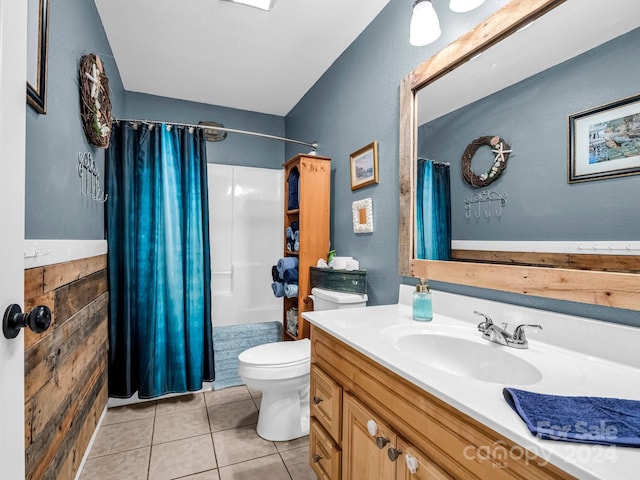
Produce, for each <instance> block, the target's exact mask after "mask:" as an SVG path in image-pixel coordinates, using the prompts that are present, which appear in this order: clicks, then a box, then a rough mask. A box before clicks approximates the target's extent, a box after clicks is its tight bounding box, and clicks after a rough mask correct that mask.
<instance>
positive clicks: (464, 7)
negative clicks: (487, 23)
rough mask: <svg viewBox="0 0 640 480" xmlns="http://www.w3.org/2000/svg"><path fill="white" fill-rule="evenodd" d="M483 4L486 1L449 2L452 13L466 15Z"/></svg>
mask: <svg viewBox="0 0 640 480" xmlns="http://www.w3.org/2000/svg"><path fill="white" fill-rule="evenodd" d="M483 3H484V0H451V1H450V2H449V8H450V9H451V11H452V12H456V13H464V12H470V11H471V10H473V9H474V8H478V7H479V6H480V5H482V4H483Z"/></svg>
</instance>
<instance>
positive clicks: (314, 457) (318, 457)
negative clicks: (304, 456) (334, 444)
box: [311, 453, 322, 463]
mask: <svg viewBox="0 0 640 480" xmlns="http://www.w3.org/2000/svg"><path fill="white" fill-rule="evenodd" d="M311 460H313V463H318V462H319V461H320V460H322V457H321V456H320V455H318V454H317V453H314V454H313V456H312V457H311Z"/></svg>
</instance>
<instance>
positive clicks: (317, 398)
mask: <svg viewBox="0 0 640 480" xmlns="http://www.w3.org/2000/svg"><path fill="white" fill-rule="evenodd" d="M321 401H322V398H320V397H313V404H314V405H317V404H319V403H320V402H321Z"/></svg>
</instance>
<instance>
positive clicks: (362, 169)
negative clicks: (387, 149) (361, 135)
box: [351, 141, 378, 190]
mask: <svg viewBox="0 0 640 480" xmlns="http://www.w3.org/2000/svg"><path fill="white" fill-rule="evenodd" d="M375 183H378V142H376V141H373V142H371V143H370V144H369V145H367V146H365V147H362V148H361V149H360V150H358V151H356V152H353V153H352V154H351V190H357V189H358V188H362V187H366V186H367V185H373V184H375Z"/></svg>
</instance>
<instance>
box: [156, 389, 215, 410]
mask: <svg viewBox="0 0 640 480" xmlns="http://www.w3.org/2000/svg"><path fill="white" fill-rule="evenodd" d="M203 407H205V403H204V395H203V394H202V393H188V394H185V395H179V396H177V397H170V398H163V399H162V400H158V406H157V407H156V415H167V414H170V413H177V412H184V411H187V410H195V409H196V408H203Z"/></svg>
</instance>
